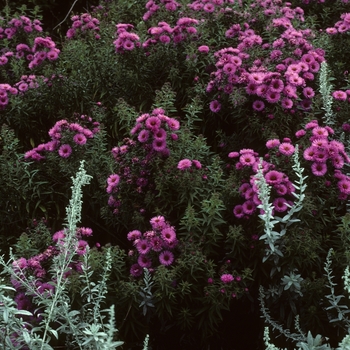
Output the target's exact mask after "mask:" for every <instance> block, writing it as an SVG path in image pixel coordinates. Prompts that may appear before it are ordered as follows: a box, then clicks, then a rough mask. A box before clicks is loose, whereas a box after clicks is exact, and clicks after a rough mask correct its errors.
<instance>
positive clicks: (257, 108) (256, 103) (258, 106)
mask: <svg viewBox="0 0 350 350" xmlns="http://www.w3.org/2000/svg"><path fill="white" fill-rule="evenodd" d="M264 108H265V104H264V102H263V101H261V100H256V101H254V102H253V109H254V110H255V111H258V112H261V111H262V110H263V109H264Z"/></svg>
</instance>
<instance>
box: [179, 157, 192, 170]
mask: <svg viewBox="0 0 350 350" xmlns="http://www.w3.org/2000/svg"><path fill="white" fill-rule="evenodd" d="M191 165H192V162H191V161H190V160H189V159H182V160H180V161H179V163H178V165H177V168H178V169H180V170H186V169H188V168H190V167H191Z"/></svg>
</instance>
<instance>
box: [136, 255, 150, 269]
mask: <svg viewBox="0 0 350 350" xmlns="http://www.w3.org/2000/svg"><path fill="white" fill-rule="evenodd" d="M137 263H138V264H139V265H140V266H141V267H146V268H149V267H151V265H152V261H151V259H150V258H149V257H148V256H146V255H140V256H139V258H138V259H137Z"/></svg>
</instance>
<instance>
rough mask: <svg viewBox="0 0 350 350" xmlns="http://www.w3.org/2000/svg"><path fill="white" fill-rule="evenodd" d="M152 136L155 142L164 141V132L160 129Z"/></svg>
mask: <svg viewBox="0 0 350 350" xmlns="http://www.w3.org/2000/svg"><path fill="white" fill-rule="evenodd" d="M153 136H154V138H155V139H157V140H166V131H165V130H164V129H162V128H160V129H158V130H157V131H156V132H155V133H154V134H153Z"/></svg>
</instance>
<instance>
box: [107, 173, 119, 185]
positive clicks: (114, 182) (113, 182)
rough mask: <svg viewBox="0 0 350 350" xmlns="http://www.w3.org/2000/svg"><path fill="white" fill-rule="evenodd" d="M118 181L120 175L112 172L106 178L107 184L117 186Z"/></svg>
mask: <svg viewBox="0 0 350 350" xmlns="http://www.w3.org/2000/svg"><path fill="white" fill-rule="evenodd" d="M119 182H120V176H119V175H118V174H112V175H109V176H108V179H107V183H108V185H110V186H113V187H115V186H118V184H119Z"/></svg>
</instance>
